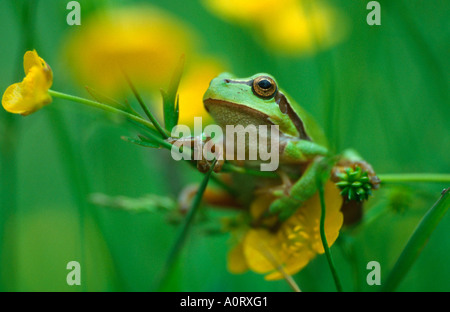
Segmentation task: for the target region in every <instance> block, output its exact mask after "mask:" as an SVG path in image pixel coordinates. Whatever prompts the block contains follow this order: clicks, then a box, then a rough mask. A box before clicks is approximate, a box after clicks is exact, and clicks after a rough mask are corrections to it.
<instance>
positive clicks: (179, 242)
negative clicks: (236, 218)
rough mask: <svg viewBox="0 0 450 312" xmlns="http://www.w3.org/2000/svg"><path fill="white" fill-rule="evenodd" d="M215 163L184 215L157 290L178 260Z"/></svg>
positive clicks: (159, 278)
mask: <svg viewBox="0 0 450 312" xmlns="http://www.w3.org/2000/svg"><path fill="white" fill-rule="evenodd" d="M216 162H217V160H216V159H215V160H214V162H213V163H212V165H211V168H210V169H209V171H208V172H207V173H206V174H205V176H204V178H203V180H202V183H201V184H200V186H199V188H198V190H197V194H195V197H194V200H193V201H192V205H191V209H189V211H188V213H187V215H186V218H185V219H184V222H183V224H182V226H181V228H180V231H179V232H178V235H177V239H176V241H175V244H174V245H173V247H172V249H171V250H170V253H169V256H168V257H167V261H166V262H165V266H164V268H163V269H162V270H161V271H160V275H159V277H158V279H157V280H156V287H157V289H158V290H159V289H160V288H161V287H162V286H163V284H164V282H165V281H166V279H167V278H168V276H169V274H170V272H171V270H172V268H173V267H174V264H175V262H176V260H177V259H178V255H179V254H180V252H181V250H182V248H183V245H184V242H185V241H186V237H187V235H188V232H189V229H190V227H191V225H192V221H193V220H194V217H195V215H196V214H197V211H198V208H199V207H200V203H201V201H202V197H203V193H204V192H205V190H206V186H207V185H208V182H209V178H210V177H211V174H212V172H213V169H214V167H215V165H216Z"/></svg>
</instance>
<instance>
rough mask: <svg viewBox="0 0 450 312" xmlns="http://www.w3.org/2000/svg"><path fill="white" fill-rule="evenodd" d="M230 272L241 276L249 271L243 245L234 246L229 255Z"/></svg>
mask: <svg viewBox="0 0 450 312" xmlns="http://www.w3.org/2000/svg"><path fill="white" fill-rule="evenodd" d="M227 264H228V271H230V272H231V273H233V274H241V273H244V272H245V271H247V270H248V266H247V262H246V260H245V256H244V248H243V245H242V243H240V244H237V245H236V246H234V248H233V249H231V250H230V252H229V253H228V261H227Z"/></svg>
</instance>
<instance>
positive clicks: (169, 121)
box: [161, 55, 185, 131]
mask: <svg viewBox="0 0 450 312" xmlns="http://www.w3.org/2000/svg"><path fill="white" fill-rule="evenodd" d="M184 60H185V57H184V55H182V56H181V57H180V61H179V62H178V65H177V67H176V68H175V71H174V73H173V75H172V78H171V80H170V83H169V88H168V90H167V92H165V91H164V90H161V95H162V98H163V112H164V126H165V128H166V130H169V131H172V128H173V127H175V126H176V125H177V124H178V117H179V104H180V98H179V96H178V95H177V92H178V86H179V85H180V81H181V75H182V73H183V67H184Z"/></svg>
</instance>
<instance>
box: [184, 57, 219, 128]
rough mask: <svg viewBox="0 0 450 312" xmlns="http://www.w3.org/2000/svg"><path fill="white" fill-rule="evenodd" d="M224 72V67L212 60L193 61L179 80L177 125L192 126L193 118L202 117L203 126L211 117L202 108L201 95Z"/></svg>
mask: <svg viewBox="0 0 450 312" xmlns="http://www.w3.org/2000/svg"><path fill="white" fill-rule="evenodd" d="M224 70H225V68H224V66H223V65H222V64H221V63H220V62H218V61H215V60H214V59H204V58H203V59H201V60H199V61H194V62H193V63H192V65H191V67H190V69H188V70H187V71H186V72H185V74H184V75H183V77H182V78H181V82H180V87H179V89H178V94H179V95H180V117H179V123H180V124H183V125H193V124H194V117H203V120H202V123H203V124H204V125H205V124H207V123H209V122H210V121H211V117H210V116H209V114H208V113H207V112H206V110H205V107H204V106H203V94H204V93H205V91H206V90H207V89H208V86H209V83H210V82H211V80H212V79H213V78H214V77H217V75H219V74H220V73H221V72H223V71H224Z"/></svg>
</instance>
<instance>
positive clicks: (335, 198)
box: [228, 182, 343, 280]
mask: <svg viewBox="0 0 450 312" xmlns="http://www.w3.org/2000/svg"><path fill="white" fill-rule="evenodd" d="M267 196H270V195H263V196H262V197H264V198H263V199H261V198H257V199H256V201H255V202H254V203H253V204H252V208H251V209H252V210H253V211H260V212H261V213H262V212H263V211H266V210H267V208H268V207H269V205H270V203H271V200H269V199H268V198H267ZM272 200H273V198H272ZM325 205H326V216H325V235H326V237H327V242H328V245H329V246H331V245H333V243H334V242H335V241H336V239H337V237H338V236H339V230H340V229H341V227H342V223H343V215H342V213H341V211H340V208H341V206H342V197H341V196H340V194H339V189H338V188H337V187H336V186H335V185H334V184H333V183H332V182H328V183H327V184H326V185H325ZM320 215H321V207H320V199H319V195H318V194H316V195H314V196H313V197H312V198H310V199H309V200H308V201H306V202H305V203H304V204H303V205H302V207H300V208H299V209H298V210H297V211H296V212H295V213H294V215H292V216H291V217H290V218H289V219H288V220H286V221H284V222H283V223H282V225H281V226H280V227H279V228H278V229H277V230H276V231H273V230H268V229H267V227H264V226H262V227H255V228H250V229H249V230H248V231H247V232H246V233H245V234H243V235H242V236H241V238H240V242H239V243H238V244H237V245H236V246H235V247H234V248H233V249H232V250H231V251H230V253H229V255H228V268H229V270H230V271H231V272H232V273H243V272H245V271H246V270H248V269H250V270H252V271H254V272H257V273H261V274H267V275H266V277H265V278H266V279H267V280H276V279H281V278H283V276H284V274H289V275H292V274H295V273H297V272H299V271H300V270H301V269H303V268H304V267H305V266H306V265H307V264H308V263H309V262H310V261H311V260H312V259H313V258H314V257H315V256H316V255H317V254H322V253H324V249H323V246H322V240H321V237H320V226H319V223H320ZM252 216H253V217H255V214H254V213H252Z"/></svg>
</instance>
